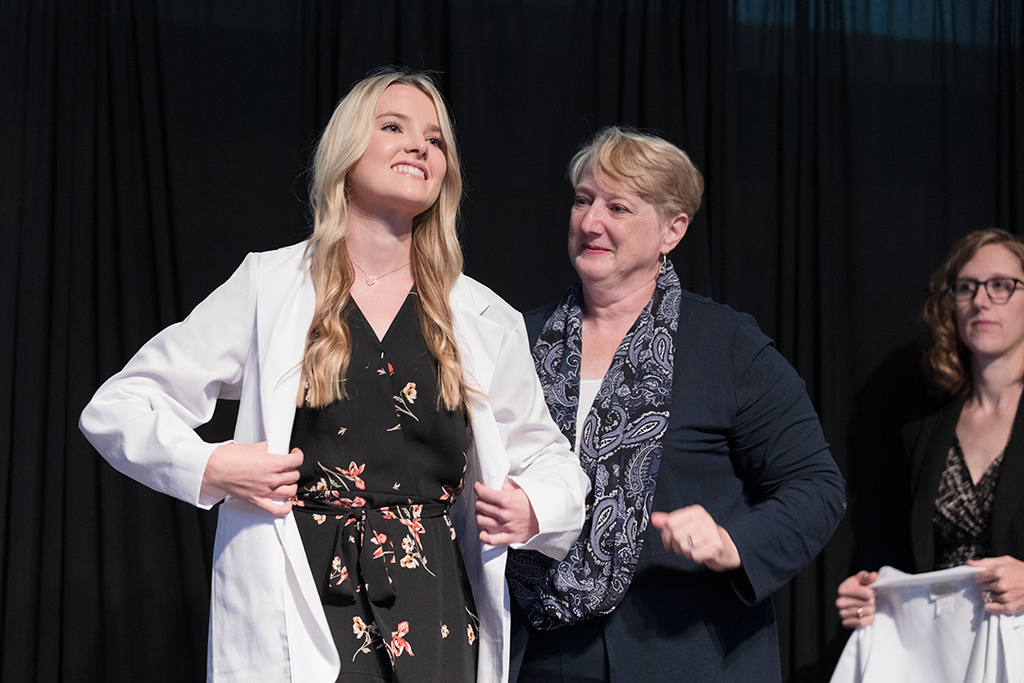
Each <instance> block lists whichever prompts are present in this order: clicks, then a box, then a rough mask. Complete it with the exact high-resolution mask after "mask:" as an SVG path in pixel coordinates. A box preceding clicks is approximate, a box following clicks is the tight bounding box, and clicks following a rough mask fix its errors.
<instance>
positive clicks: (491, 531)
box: [473, 479, 540, 545]
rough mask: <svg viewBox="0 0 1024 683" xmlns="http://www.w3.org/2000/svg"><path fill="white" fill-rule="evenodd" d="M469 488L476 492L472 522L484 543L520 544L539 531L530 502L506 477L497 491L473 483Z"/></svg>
mask: <svg viewBox="0 0 1024 683" xmlns="http://www.w3.org/2000/svg"><path fill="white" fill-rule="evenodd" d="M473 490H474V491H476V523H477V524H478V525H479V526H480V540H481V541H483V542H484V543H488V544H490V545H508V544H510V543H522V542H523V541H528V540H529V539H531V538H533V537H534V536H536V535H537V534H538V533H540V523H539V522H538V521H537V515H536V514H535V513H534V511H533V505H532V504H531V503H530V499H529V498H528V497H527V496H526V492H525V491H523V490H522V489H521V488H519V487H518V486H517V485H516V483H515V482H513V481H511V480H510V479H506V480H505V483H504V484H503V485H502V487H501V490H500V491H497V490H495V489H489V488H487V487H486V486H484V485H483V484H481V483H480V482H477V483H476V484H474V485H473Z"/></svg>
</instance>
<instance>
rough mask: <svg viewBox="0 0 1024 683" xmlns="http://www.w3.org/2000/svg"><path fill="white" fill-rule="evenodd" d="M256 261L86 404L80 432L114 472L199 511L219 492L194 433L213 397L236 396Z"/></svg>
mask: <svg viewBox="0 0 1024 683" xmlns="http://www.w3.org/2000/svg"><path fill="white" fill-rule="evenodd" d="M258 261H259V257H258V255H257V254H250V255H249V256H248V257H246V259H245V261H244V262H243V263H242V265H241V266H240V267H239V268H238V270H236V271H235V273H234V274H233V275H232V276H231V278H230V279H228V280H227V282H225V283H224V284H223V285H221V286H220V287H218V288H217V289H216V290H215V291H214V292H213V293H212V294H210V296H209V297H207V298H206V299H205V300H204V301H202V302H201V303H200V304H199V305H198V306H196V308H195V309H194V310H193V311H192V313H191V314H189V316H188V317H187V318H186V319H185V320H183V321H182V322H180V323H177V324H175V325H171V326H170V327H168V328H166V329H165V330H163V331H162V332H160V333H159V334H157V335H156V336H155V337H153V339H151V340H150V341H148V342H147V343H146V344H145V345H144V346H143V347H142V348H141V349H140V350H139V351H138V353H136V354H135V356H134V357H132V359H131V360H130V361H128V364H127V365H126V366H125V367H124V369H123V370H121V371H120V372H118V373H117V374H116V375H114V376H113V377H111V378H110V379H109V380H107V381H106V382H105V383H104V384H103V385H102V386H101V387H100V388H99V390H97V392H96V394H95V395H94V396H93V398H92V400H91V401H90V402H89V404H88V405H87V406H86V407H85V410H84V411H83V412H82V416H81V419H80V420H79V428H80V429H81V430H82V432H83V433H84V434H85V436H86V438H87V439H88V440H89V442H90V443H92V445H93V446H94V447H95V448H96V450H98V451H99V452H100V454H101V455H103V457H104V458H106V459H107V461H108V462H109V463H110V464H111V465H113V467H114V468H115V469H117V470H118V471H119V472H121V473H123V474H125V475H127V476H129V477H131V478H132V479H135V480H136V481H138V482H140V483H142V484H145V485H146V486H148V487H150V488H152V489H154V490H156V491H160V492H162V493H166V494H168V495H171V496H174V497H175V498H178V499H180V500H183V501H185V502H188V503H191V504H193V505H196V506H198V507H201V508H210V507H212V506H213V505H214V504H215V503H217V502H218V501H219V500H220V499H221V498H223V496H224V494H223V493H222V492H220V491H218V490H216V489H214V488H213V487H204V486H203V484H202V480H203V474H204V472H205V470H206V463H207V461H208V460H209V458H210V454H211V453H212V452H213V450H214V449H215V448H216V447H217V446H218V445H220V444H211V443H206V442H204V441H203V440H202V439H201V438H200V437H199V435H198V434H196V432H195V428H196V427H197V426H199V425H201V424H203V423H205V422H208V421H209V420H210V418H211V417H212V416H213V412H214V409H215V408H216V403H217V398H218V397H222V396H223V397H232V398H234V397H237V395H238V388H239V387H240V385H241V382H242V375H243V369H244V366H245V361H246V357H247V355H248V353H249V350H250V348H251V347H252V336H253V331H254V328H255V310H256V303H255V298H256V285H255V278H256V272H257V266H258Z"/></svg>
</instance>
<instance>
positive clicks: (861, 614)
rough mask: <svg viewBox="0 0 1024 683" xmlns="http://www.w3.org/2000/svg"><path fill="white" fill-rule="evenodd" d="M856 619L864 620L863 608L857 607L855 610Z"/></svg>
mask: <svg viewBox="0 0 1024 683" xmlns="http://www.w3.org/2000/svg"><path fill="white" fill-rule="evenodd" d="M857 618H858V619H863V618H864V608H863V607H858V608H857Z"/></svg>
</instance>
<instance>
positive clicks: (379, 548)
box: [292, 500, 448, 607]
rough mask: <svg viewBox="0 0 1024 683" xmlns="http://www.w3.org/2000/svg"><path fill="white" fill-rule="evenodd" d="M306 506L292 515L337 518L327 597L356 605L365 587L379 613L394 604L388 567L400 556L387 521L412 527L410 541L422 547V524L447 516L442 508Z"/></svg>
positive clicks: (432, 505)
mask: <svg viewBox="0 0 1024 683" xmlns="http://www.w3.org/2000/svg"><path fill="white" fill-rule="evenodd" d="M303 503H304V505H301V506H296V507H293V508H292V509H293V510H300V511H302V512H307V513H311V514H320V515H329V516H333V517H336V518H338V520H337V530H336V532H335V539H334V557H333V559H332V561H331V572H330V575H329V577H328V579H327V592H328V593H330V594H331V595H334V596H337V597H338V598H341V599H342V600H343V601H344V603H345V604H353V603H354V602H355V600H356V592H357V591H358V590H360V586H364V587H365V589H366V597H367V599H368V600H369V601H370V602H371V603H372V604H373V605H376V606H378V607H390V606H391V605H393V604H394V602H395V592H394V589H393V588H392V582H391V575H390V572H389V570H388V565H391V564H394V563H395V562H396V559H395V556H396V554H397V550H396V549H395V547H394V543H393V541H392V540H391V538H389V536H388V534H387V533H386V531H387V525H386V524H385V523H384V522H385V520H392V521H397V522H399V523H400V524H403V525H405V526H406V527H408V529H409V531H408V535H411V536H412V537H413V540H414V542H415V543H416V544H417V545H419V534H420V533H422V531H423V527H422V525H421V524H420V522H419V520H420V519H426V518H430V517H442V516H444V515H445V514H446V513H447V512H448V506H447V505H443V504H440V503H430V504H426V505H419V504H415V505H389V506H387V507H381V508H365V507H347V506H346V507H341V506H338V505H332V504H325V503H322V502H320V501H310V500H305V501H303Z"/></svg>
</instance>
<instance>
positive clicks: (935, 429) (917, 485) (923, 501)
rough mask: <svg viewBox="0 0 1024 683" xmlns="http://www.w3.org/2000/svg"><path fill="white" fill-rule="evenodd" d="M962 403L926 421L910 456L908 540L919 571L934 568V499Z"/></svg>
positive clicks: (953, 403)
mask: <svg viewBox="0 0 1024 683" xmlns="http://www.w3.org/2000/svg"><path fill="white" fill-rule="evenodd" d="M963 407H964V400H963V399H958V400H956V401H953V402H952V403H950V404H949V405H948V406H946V407H945V408H943V409H942V410H940V411H939V412H938V413H936V414H935V415H933V416H930V417H927V418H925V422H924V424H923V425H922V427H921V437H922V438H919V439H918V443H917V447H916V448H915V451H914V453H913V457H914V461H913V465H912V467H913V469H912V470H911V480H912V482H913V491H914V504H913V508H912V510H911V513H910V538H911V543H912V545H913V547H914V564H915V565H916V568H917V570H918V571H919V572H925V571H931V570H932V569H933V568H934V567H935V532H934V522H933V521H932V518H933V517H934V516H935V496H936V495H938V492H939V481H940V480H941V479H942V472H943V470H944V469H945V468H946V456H947V455H948V454H949V449H950V447H951V446H952V445H953V440H954V439H955V438H956V423H957V421H958V420H959V419H960V411H961V410H962V409H963Z"/></svg>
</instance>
